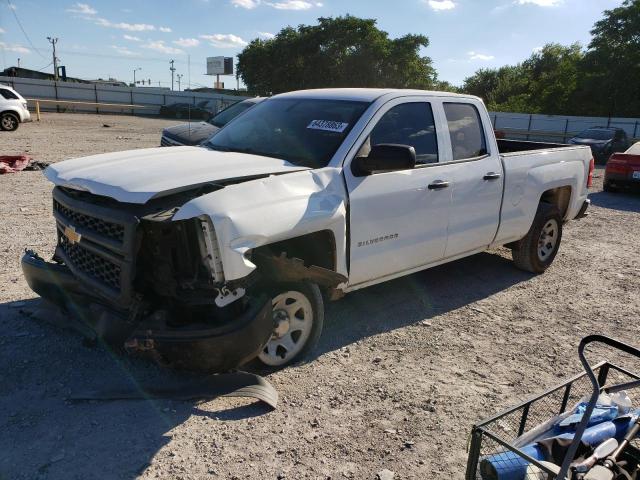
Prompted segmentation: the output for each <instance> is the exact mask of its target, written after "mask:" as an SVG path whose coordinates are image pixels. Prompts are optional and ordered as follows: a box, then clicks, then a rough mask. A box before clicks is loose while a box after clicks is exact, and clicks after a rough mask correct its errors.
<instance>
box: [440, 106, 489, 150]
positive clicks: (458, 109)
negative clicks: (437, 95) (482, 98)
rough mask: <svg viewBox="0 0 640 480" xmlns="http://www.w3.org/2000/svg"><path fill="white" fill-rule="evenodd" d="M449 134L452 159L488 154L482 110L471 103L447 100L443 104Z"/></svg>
mask: <svg viewBox="0 0 640 480" xmlns="http://www.w3.org/2000/svg"><path fill="white" fill-rule="evenodd" d="M443 107H444V113H445V117H446V119H447V125H448V127H449V136H450V138H451V150H452V155H453V156H452V160H453V161H456V160H467V159H471V158H476V157H481V156H484V155H486V154H487V139H486V136H485V132H484V128H483V127H482V120H481V118H480V112H478V109H477V108H476V107H475V105H472V104H470V103H453V102H445V103H444V104H443Z"/></svg>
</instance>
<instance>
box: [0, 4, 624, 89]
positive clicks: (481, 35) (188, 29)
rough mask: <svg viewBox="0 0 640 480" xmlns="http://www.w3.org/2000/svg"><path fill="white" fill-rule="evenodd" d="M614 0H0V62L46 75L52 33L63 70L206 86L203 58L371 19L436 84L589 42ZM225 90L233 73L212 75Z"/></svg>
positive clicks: (83, 75)
mask: <svg viewBox="0 0 640 480" xmlns="http://www.w3.org/2000/svg"><path fill="white" fill-rule="evenodd" d="M621 3H622V0H395V1H390V0H270V1H268V0H178V1H176V0H172V1H169V0H155V1H152V0H136V1H131V0H129V1H125V0H86V3H85V1H82V2H74V1H67V0H48V1H45V0H0V65H2V69H4V68H6V67H9V66H14V65H16V64H17V59H18V58H20V65H21V66H23V67H25V68H32V69H35V70H42V71H46V72H53V66H52V65H50V64H51V60H52V54H51V44H50V43H49V41H48V40H47V37H52V38H58V43H57V44H56V49H57V57H58V58H60V65H65V66H66V70H67V75H68V76H74V77H80V78H86V79H95V78H110V77H113V78H116V79H119V80H122V81H125V82H131V81H133V75H134V73H133V72H134V70H136V79H137V80H140V79H141V78H142V79H145V80H151V82H152V85H153V86H158V85H160V86H163V87H170V86H171V71H170V70H169V68H170V65H169V61H170V60H172V59H173V60H175V63H174V66H175V68H176V71H175V72H174V73H175V77H174V79H175V83H174V88H176V89H177V88H178V81H177V76H178V75H181V81H180V83H181V85H180V87H181V88H183V89H184V88H186V87H188V86H189V85H191V86H192V87H199V86H213V81H214V80H215V79H214V78H213V77H210V76H206V75H205V74H204V73H205V71H206V57H210V56H235V55H237V54H238V53H239V52H240V51H242V49H243V48H244V46H246V45H247V44H248V42H250V41H251V40H252V39H254V38H265V39H266V38H270V37H272V36H273V35H274V34H276V33H278V31H280V29H282V28H284V27H286V26H297V25H300V24H314V23H315V22H316V19H317V18H318V17H329V16H339V15H345V14H351V15H355V16H358V17H364V18H375V19H377V21H378V27H379V28H381V29H382V30H384V31H386V32H388V33H389V35H390V36H391V37H392V38H395V37H399V36H402V35H405V34H407V33H414V34H424V35H427V36H428V37H429V40H430V45H429V46H428V47H427V48H424V49H422V51H421V54H422V55H426V56H429V57H431V58H432V59H433V62H434V66H435V67H436V70H437V72H438V77H439V79H440V80H447V81H449V82H451V83H453V84H454V85H461V84H462V82H463V81H464V79H465V78H466V77H468V76H470V75H472V74H473V73H474V72H475V71H476V70H478V69H480V68H486V67H499V66H502V65H506V64H514V63H517V62H520V61H522V60H524V59H526V58H527V57H529V56H530V55H531V53H532V52H533V51H535V50H536V49H538V48H540V47H541V46H542V45H544V44H545V43H550V42H557V43H561V44H571V43H573V42H580V43H582V44H583V45H587V44H588V43H589V39H590V34H589V31H590V30H591V28H592V26H593V24H594V23H595V22H596V21H597V20H598V19H600V18H601V17H602V13H603V11H604V10H607V9H611V8H615V7H617V6H619V5H620V4H621ZM221 81H224V82H225V86H226V87H227V88H235V87H236V79H235V78H234V77H229V76H227V77H221Z"/></svg>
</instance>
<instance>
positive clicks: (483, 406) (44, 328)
mask: <svg viewBox="0 0 640 480" xmlns="http://www.w3.org/2000/svg"><path fill="white" fill-rule="evenodd" d="M170 123H173V122H168V121H162V120H149V119H137V118H131V117H120V116H95V115H94V116H92V115H72V114H59V115H55V114H48V115H46V116H45V120H44V121H43V122H42V123H40V124H35V123H34V124H30V125H23V126H21V127H20V129H19V130H18V131H17V132H15V133H4V132H0V133H2V134H1V135H0V153H3V154H13V153H21V152H23V151H28V152H29V153H30V154H31V155H33V156H34V157H35V158H36V159H38V160H46V161H58V160H62V159H65V158H69V157H76V156H81V155H86V154H90V153H98V152H106V151H112V150H123V149H127V148H142V147H151V146H156V145H157V144H158V140H159V130H160V127H162V126H164V125H167V124H170ZM103 124H108V125H111V127H103V126H102V125H103ZM599 173H600V174H599V175H598V178H596V188H595V189H594V192H593V194H592V196H591V198H592V201H593V203H594V206H593V208H592V209H591V215H590V216H589V217H588V218H586V219H584V220H581V221H576V222H571V223H570V224H569V225H567V226H566V228H565V231H564V238H563V241H562V247H561V250H560V253H559V255H558V257H557V259H556V261H555V263H554V265H553V266H552V268H551V269H550V270H549V271H548V272H547V273H545V274H544V275H541V276H538V277H535V276H532V275H529V274H526V273H523V272H520V271H518V270H516V269H515V268H514V267H513V266H512V264H511V261H510V252H509V251H508V250H505V249H500V250H496V251H492V252H489V253H485V254H481V255H477V256H474V257H471V258H468V259H465V260H461V261H458V262H455V263H451V264H448V265H445V266H442V267H438V268H434V269H432V270H429V271H426V272H422V273H418V274H415V275H412V276H409V277H406V278H404V279H400V280H396V281H392V282H388V283H385V284H382V285H378V286H375V287H372V288H369V289H365V290H363V291H359V292H355V293H353V294H350V295H348V296H347V297H345V298H344V299H343V300H341V301H339V302H336V303H333V304H331V305H329V307H328V311H327V320H326V326H325V333H324V335H323V338H322V340H321V343H320V346H319V348H318V351H317V357H316V358H315V359H314V360H313V361H311V362H309V363H306V364H303V365H297V366H294V367H290V368H287V369H285V370H282V371H280V372H277V373H274V374H271V375H269V377H268V379H269V380H270V381H271V382H272V383H273V384H274V386H275V387H276V388H277V389H278V391H279V393H280V396H281V404H280V406H279V408H278V409H277V410H276V411H274V412H269V411H267V410H266V409H265V408H263V407H262V406H261V405H259V404H258V405H256V404H252V403H251V402H247V401H243V400H237V399H236V400H231V399H218V400H215V401H210V402H205V403H193V402H173V401H150V400H149V401H118V402H103V403H84V404H82V403H80V404H78V403H69V402H67V401H66V398H67V396H68V395H69V394H70V393H72V392H76V391H78V390H81V389H82V390H84V389H87V388H97V387H99V386H101V385H111V384H115V383H117V382H123V381H124V382H126V381H128V382H132V383H133V384H136V383H148V382H150V381H153V380H158V381H160V382H162V381H166V380H167V379H170V378H175V377H176V376H178V377H179V376H181V375H183V374H177V373H174V372H169V371H166V370H162V369H159V368H157V367H155V366H154V365H151V364H149V363H146V362H144V361H139V360H132V359H129V358H124V357H121V356H118V355H114V354H113V353H111V352H109V351H108V350H107V349H106V348H102V347H97V348H90V347H86V346H83V343H82V340H81V337H80V336H79V335H78V334H77V333H75V332H73V331H67V330H62V329H58V328H55V327H53V326H51V325H49V324H48V323H47V322H46V319H45V318H42V317H43V315H42V314H40V315H33V312H34V311H37V309H38V300H37V299H34V295H33V293H32V292H31V291H30V290H29V288H28V287H27V285H26V283H25V282H24V280H23V279H22V275H21V271H20V266H19V258H20V255H21V252H22V250H23V249H24V248H25V247H28V248H34V249H36V250H38V251H39V252H42V253H43V254H44V255H46V256H48V255H49V254H50V253H51V252H52V250H53V246H54V222H53V217H52V215H51V213H50V209H51V208H50V204H51V202H50V190H51V186H50V185H49V184H48V183H47V182H46V181H45V179H44V178H43V176H42V174H41V173H39V172H22V173H18V174H14V175H4V176H0V216H1V217H0V218H2V222H0V249H1V250H0V251H1V252H2V254H1V257H0V286H1V287H2V289H1V292H0V432H2V434H1V435H0V479H2V480H6V479H33V478H47V479H58V478H59V479H93V478H96V479H98V478H100V479H105V478H106V479H111V478H114V479H130V478H143V479H151V478H178V479H202V478H260V479H262V478H274V479H275V478H287V479H298V478H332V479H339V478H357V479H360V478H362V479H374V478H376V474H377V472H379V471H381V470H382V469H385V468H386V469H389V470H391V471H393V472H395V478H396V479H409V478H412V479H424V478H446V479H449V478H452V479H453V478H456V479H457V478H462V477H463V475H464V467H465V462H466V455H467V454H466V446H467V439H468V433H469V431H470V428H471V426H472V424H473V423H474V421H477V420H479V419H480V418H482V417H484V416H486V415H488V414H491V413H494V412H497V411H498V410H499V409H500V408H502V407H505V406H508V405H511V404H513V403H514V402H515V401H516V400H517V399H518V398H522V397H525V396H526V395H528V394H530V393H533V392H537V391H540V390H541V389H542V388H543V387H545V386H551V385H554V384H555V383H558V382H559V380H560V379H561V378H562V377H564V376H566V375H568V374H572V373H574V372H577V371H578V370H579V366H578V361H577V357H576V355H575V346H576V345H577V343H578V340H579V339H580V338H581V337H582V336H583V335H585V334H588V333H593V332H603V333H607V334H611V335H614V336H616V337H618V338H620V339H622V340H625V341H628V342H630V343H634V344H636V345H638V344H640V341H638V340H637V338H636V336H637V332H638V323H637V321H638V320H637V319H638V317H639V316H640V288H639V287H640V261H639V260H640V254H639V253H638V238H640V196H633V195H627V194H617V195H614V194H607V193H603V192H601V182H602V178H601V172H599ZM36 317H38V318H36Z"/></svg>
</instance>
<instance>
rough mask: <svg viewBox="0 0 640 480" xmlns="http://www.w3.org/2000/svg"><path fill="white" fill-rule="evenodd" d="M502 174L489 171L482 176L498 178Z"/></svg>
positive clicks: (489, 178) (492, 178)
mask: <svg viewBox="0 0 640 480" xmlns="http://www.w3.org/2000/svg"><path fill="white" fill-rule="evenodd" d="M501 176H502V174H501V173H496V172H489V173H487V174H486V175H485V176H484V177H482V178H484V179H485V180H498V179H499V178H500V177H501Z"/></svg>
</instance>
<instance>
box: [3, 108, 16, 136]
mask: <svg viewBox="0 0 640 480" xmlns="http://www.w3.org/2000/svg"><path fill="white" fill-rule="evenodd" d="M18 125H20V119H19V118H18V116H17V115H16V114H15V113H11V112H5V113H3V114H2V115H0V128H1V129H2V130H5V131H7V132H13V131H14V130H16V129H17V128H18Z"/></svg>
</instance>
